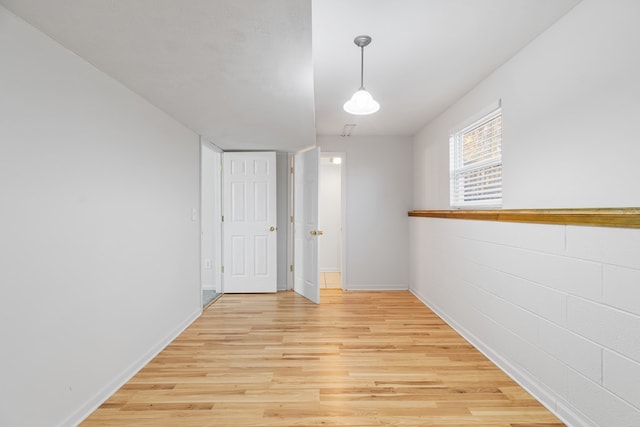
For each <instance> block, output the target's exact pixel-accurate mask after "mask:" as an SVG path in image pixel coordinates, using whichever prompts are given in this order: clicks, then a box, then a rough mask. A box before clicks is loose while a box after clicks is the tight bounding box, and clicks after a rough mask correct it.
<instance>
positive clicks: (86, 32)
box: [0, 0, 579, 151]
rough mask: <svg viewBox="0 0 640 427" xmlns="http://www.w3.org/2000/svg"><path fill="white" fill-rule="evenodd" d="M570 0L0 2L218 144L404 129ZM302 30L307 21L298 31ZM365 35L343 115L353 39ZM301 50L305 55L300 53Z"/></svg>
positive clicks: (272, 145) (420, 122)
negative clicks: (365, 96) (354, 109)
mask: <svg viewBox="0 0 640 427" xmlns="http://www.w3.org/2000/svg"><path fill="white" fill-rule="evenodd" d="M578 1H579V0H315V1H314V2H313V5H312V4H311V2H310V0H242V1H239V0H189V1H184V0H135V1H115V0H0V3H1V4H3V5H4V6H5V7H7V8H8V9H9V10H11V11H13V12H14V13H16V14H17V15H18V16H20V17H22V18H23V19H25V20H26V21H28V22H30V23H31V24H32V25H34V26H35V27H37V28H39V29H40V30H41V31H43V32H45V33H46V34H48V35H50V36H51V37H52V38H54V39H56V40H57V41H58V42H60V43H61V44H62V45H64V46H66V47H67V48H69V49H70V50H72V51H74V52H75V53H77V54H78V55H80V56H81V57H83V58H85V59H86V60H87V61H89V62H90V63H92V64H93V65H95V66H96V67H97V68H98V69H100V70H102V71H104V72H105V73H107V74H109V75H111V76H112V77H114V78H115V79H117V80H119V81H120V82H122V83H123V84H125V85H126V86H128V87H129V88H130V89H132V90H133V91H135V92H137V93H138V94H140V95H141V96H143V97H144V98H146V99H147V100H149V101H150V102H151V103H153V104H154V105H156V106H157V107H159V108H161V109H162V110H164V111H166V112H167V113H168V114H169V115H171V116H173V117H174V118H175V119H177V120H179V121H180V122H182V123H184V124H185V125H186V126H188V127H189V128H191V129H193V130H194V131H195V132H197V133H199V134H201V135H204V136H205V137H207V138H208V139H210V140H212V141H213V142H215V143H216V144H218V145H219V146H220V147H222V148H225V149H277V150H283V151H296V150H298V149H301V148H303V147H308V146H310V145H313V144H314V143H315V135H316V134H322V135H339V134H340V133H341V131H342V127H343V125H344V124H346V123H356V124H357V127H356V129H355V130H354V131H353V135H365V134H366V135H413V134H415V133H416V132H417V131H418V130H419V129H420V128H421V127H422V126H424V125H425V124H426V123H428V122H429V121H430V120H431V119H433V118H434V117H436V116H437V115H438V114H439V113H441V112H442V111H443V110H444V109H445V108H446V106H448V105H450V104H451V103H452V102H454V101H455V100H456V99H458V98H460V96H462V95H463V94H464V93H466V92H467V91H468V90H470V89H471V88H472V87H473V86H474V85H475V84H476V83H478V82H479V81H480V80H481V79H483V78H484V77H486V76H487V75H488V74H489V73H490V72H491V71H493V70H494V69H495V68H497V67H498V66H499V65H500V64H502V63H504V62H505V61H506V60H507V59H509V58H510V57H511V56H513V55H514V54H515V53H516V52H517V51H518V50H520V49H521V48H522V47H523V46H524V45H526V44H527V43H528V42H529V41H530V40H532V39H533V38H535V37H536V36H537V35H538V34H540V33H541V32H542V31H544V30H545V29H546V28H548V27H549V26H550V25H551V24H552V23H553V22H555V21H556V20H557V19H558V18H559V17H561V16H562V15H564V14H565V13H566V12H567V11H568V10H569V9H570V8H571V7H573V6H574V5H575V4H576V3H578ZM312 28H313V31H312ZM360 34H369V35H371V36H372V38H373V42H372V43H371V45H369V47H367V48H365V75H364V83H365V86H366V87H367V89H368V90H369V91H370V92H371V93H372V94H373V96H374V97H375V98H376V99H377V100H378V101H379V102H380V104H381V108H380V111H379V112H378V113H376V114H374V115H372V116H366V117H356V116H351V115H349V114H347V113H345V112H343V111H342V104H343V103H344V102H345V101H346V100H347V99H348V98H349V97H350V96H351V94H352V93H353V92H354V91H355V90H356V89H357V88H358V86H359V77H360V76H359V73H360V71H359V67H360V56H359V54H360V52H359V49H358V48H357V47H356V46H355V45H354V44H353V38H354V37H355V36H357V35H360ZM312 48H313V58H312Z"/></svg>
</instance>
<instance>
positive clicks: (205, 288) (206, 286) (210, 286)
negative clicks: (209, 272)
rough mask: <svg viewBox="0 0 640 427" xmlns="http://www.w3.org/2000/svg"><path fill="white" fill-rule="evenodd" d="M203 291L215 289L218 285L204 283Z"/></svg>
mask: <svg viewBox="0 0 640 427" xmlns="http://www.w3.org/2000/svg"><path fill="white" fill-rule="evenodd" d="M201 288H202V290H203V291H215V290H216V287H215V285H202V286H201Z"/></svg>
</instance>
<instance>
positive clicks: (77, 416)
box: [58, 309, 202, 427]
mask: <svg viewBox="0 0 640 427" xmlns="http://www.w3.org/2000/svg"><path fill="white" fill-rule="evenodd" d="M201 314H202V309H200V310H197V311H196V312H194V313H192V314H191V315H189V317H187V319H185V320H184V321H183V322H182V323H181V324H179V325H178V326H177V327H176V328H174V329H173V330H172V331H171V332H170V333H169V334H167V336H165V337H164V338H163V339H161V340H160V341H159V342H158V343H157V344H156V345H154V346H153V347H151V348H150V349H149V350H148V351H147V352H146V353H144V354H143V355H142V356H140V357H139V358H138V359H137V360H136V361H135V362H133V363H132V364H131V365H129V367H128V368H126V369H125V370H124V371H122V373H120V374H119V375H118V376H117V377H115V378H114V379H112V380H111V381H110V382H109V383H107V384H106V385H105V386H104V387H102V389H101V390H100V391H98V393H96V394H95V396H93V397H92V398H91V399H89V400H88V401H87V403H85V404H84V405H82V406H81V407H80V408H78V409H77V410H76V411H75V412H74V413H72V414H71V415H69V416H68V417H67V418H66V419H65V420H64V421H62V422H61V423H60V424H59V425H58V426H59V427H66V426H77V425H78V424H80V423H81V422H82V421H83V420H84V419H85V418H87V417H88V416H89V415H91V414H92V413H93V411H95V410H96V409H98V407H99V406H100V405H102V404H103V403H104V402H105V401H106V400H107V399H108V398H109V397H111V395H112V394H113V393H115V392H116V391H118V389H119V388H120V387H122V386H123V385H124V384H125V383H126V382H127V381H129V380H130V379H131V378H132V377H133V376H134V375H135V374H137V373H138V371H140V369H142V368H143V367H144V366H145V365H146V364H147V363H149V362H150V361H151V360H152V359H153V358H154V357H156V356H157V355H158V353H160V352H161V351H162V350H164V348H165V347H166V346H167V345H169V344H170V343H171V342H172V341H173V340H174V339H176V337H177V336H178V335H180V334H181V333H182V332H183V331H184V330H185V329H187V327H188V326H189V325H191V323H193V321H194V320H196V319H197V318H198V317H200V315H201Z"/></svg>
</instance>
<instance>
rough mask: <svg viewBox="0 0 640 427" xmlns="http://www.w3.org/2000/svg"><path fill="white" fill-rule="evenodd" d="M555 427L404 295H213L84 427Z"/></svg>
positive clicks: (507, 381)
mask: <svg viewBox="0 0 640 427" xmlns="http://www.w3.org/2000/svg"><path fill="white" fill-rule="evenodd" d="M82 425H83V426H85V427H89V426H180V427H182V426H194V427H195V426H198V427H201V426H228V427H231V426H320V425H322V426H337V425H346V426H361V427H365V426H367V427H369V426H448V427H451V426H475V427H478V426H492V427H501V426H502V427H506V426H509V427H516V426H517V427H524V426H536V427H542V426H544V427H551V426H554V427H556V426H562V425H563V424H562V423H560V422H559V421H558V420H557V419H556V418H555V417H554V416H553V415H551V414H550V413H549V412H548V411H547V410H546V409H545V408H544V407H542V406H541V405H540V404H539V403H538V402H536V401H535V400H534V399H533V398H531V397H530V396H529V395H528V394H527V393H526V392H525V391H524V390H523V389H522V388H520V387H519V386H517V385H516V384H515V383H514V382H513V381H511V380H510V379H509V378H508V377H507V376H506V375H505V374H504V373H502V372H501V371H500V370H499V369H498V368H496V367H495V366H494V365H493V364H492V363H491V362H489V361H488V360H487V359H486V358H485V357H484V356H483V355H482V354H480V353H479V352H478V351H476V350H475V349H474V348H473V347H472V346H471V345H469V344H468V343H467V342H466V341H464V340H463V339H462V338H461V337H460V336H458V335H457V334H456V333H455V332H454V331H453V330H452V329H451V328H449V327H448V326H447V325H446V324H445V323H444V322H443V321H442V320H440V319H439V318H438V317H437V316H436V315H435V314H433V313H432V312H431V311H430V310H429V309H427V308H426V307H425V306H424V305H423V304H422V303H421V302H419V301H418V300H417V299H416V298H415V297H414V296H413V295H412V294H411V293H409V292H403V291H398V292H342V291H340V290H333V289H326V290H322V304H320V305H318V306H316V305H314V304H312V303H310V302H308V301H306V300H305V299H304V298H302V297H300V296H298V295H296V294H294V293H293V292H284V293H277V294H262V295H260V294H253V295H252V294H249V295H230V294H227V295H223V296H222V297H221V298H220V299H219V300H218V301H216V302H215V303H214V304H213V305H211V306H210V307H209V308H208V309H207V310H206V311H205V312H204V314H203V315H202V317H201V318H199V319H198V320H197V321H196V322H194V323H193V325H192V326H190V327H189V328H188V329H187V330H186V331H185V332H184V333H183V334H182V335H180V337H178V338H177V339H176V340H175V341H174V342H173V343H172V344H171V345H169V346H168V347H167V348H166V349H165V350H164V351H162V352H161V353H160V354H159V355H158V356H157V357H156V358H155V359H154V360H153V361H152V362H151V363H149V364H148V365H147V366H146V367H145V368H144V369H142V370H141V371H140V372H139V373H138V374H137V375H136V376H135V377H134V378H133V379H132V380H131V381H129V382H128V383H127V384H126V385H125V386H124V387H122V389H121V390H119V391H118V392H117V393H115V394H114V395H113V396H112V397H111V398H110V399H109V400H108V401H107V402H106V403H104V404H103V405H102V406H101V407H100V408H99V409H98V410H97V411H95V412H94V413H93V415H91V416H90V417H89V418H88V419H87V420H86V421H85V422H84V423H83V424H82Z"/></svg>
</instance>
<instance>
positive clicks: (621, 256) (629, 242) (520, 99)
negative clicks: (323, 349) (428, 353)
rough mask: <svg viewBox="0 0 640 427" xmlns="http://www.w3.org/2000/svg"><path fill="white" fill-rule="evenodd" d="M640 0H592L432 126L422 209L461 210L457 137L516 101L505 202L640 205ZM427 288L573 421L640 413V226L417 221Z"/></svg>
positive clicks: (419, 281)
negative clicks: (639, 131)
mask: <svg viewBox="0 0 640 427" xmlns="http://www.w3.org/2000/svg"><path fill="white" fill-rule="evenodd" d="M638 16H640V2H637V1H628V0H616V1H613V2H605V1H599V0H583V1H582V2H581V3H579V4H578V5H577V6H576V7H575V8H574V9H573V10H572V11H570V12H569V13H568V14H567V15H566V16H565V17H564V18H562V19H561V20H559V21H558V22H557V23H556V24H555V25H554V26H552V27H551V28H550V29H549V30H548V31H546V32H545V33H543V34H542V35H541V36H540V37H538V38H537V39H536V40H534V41H533V42H532V43H531V44H530V45H529V46H527V47H526V48H525V49H523V50H522V51H520V52H519V54H518V55H516V56H515V57H514V58H513V59H512V60H510V61H509V62H508V63H506V64H505V65H504V66H502V67H501V68H499V69H498V70H497V71H496V72H494V73H493V74H491V75H490V76H489V77H488V78H487V79H486V80H485V81H483V82H481V83H480V84H479V85H478V86H477V87H476V88H475V89H474V90H472V91H471V92H470V93H469V94H467V95H466V96H465V97H463V98H462V99H461V100H459V101H458V102H457V103H455V104H454V105H452V106H451V107H450V108H449V109H448V110H447V111H446V112H444V113H443V114H442V115H441V116H440V117H439V118H438V119H436V120H435V121H434V122H432V123H430V124H429V125H428V126H426V127H425V128H424V129H423V130H422V131H421V132H420V133H419V134H418V135H417V136H416V138H415V143H414V153H415V158H414V171H415V177H414V188H415V193H414V208H415V209H447V208H448V207H449V205H448V199H449V186H448V163H449V162H448V160H449V159H448V135H449V132H450V131H451V130H452V129H453V128H454V127H455V125H456V124H457V123H460V122H463V121H464V120H465V119H467V118H468V117H469V116H472V115H473V114H475V113H476V112H477V111H479V110H482V108H483V107H484V106H486V105H489V104H491V103H492V102H494V101H495V100H497V99H502V102H503V119H504V133H503V148H504V151H503V163H504V166H503V168H504V176H503V182H504V199H503V206H504V207H505V208H553V207H614V206H640V192H638V191H637V189H636V186H637V185H636V183H637V182H640V168H637V167H636V166H635V163H636V159H637V158H638V157H639V155H640V144H638V143H637V141H636V139H637V138H635V137H634V135H635V133H636V132H635V128H636V124H637V122H638V119H639V118H640V102H638V100H639V99H640V79H639V78H638V76H639V75H640V55H638V49H637V47H638V46H639V45H640V27H638V26H637V25H636V23H635V21H636V18H637V17H638ZM411 227H412V228H411V230H412V231H411V240H412V243H411V290H412V291H413V292H415V293H416V294H417V295H419V296H420V297H421V298H422V299H423V300H424V301H425V302H427V304H428V305H430V306H431V307H432V308H434V309H435V310H436V311H437V312H438V313H439V314H441V315H442V316H443V317H444V318H445V319H447V320H448V321H449V322H450V323H451V324H452V325H454V326H455V327H456V328H458V330H460V331H461V332H463V333H464V334H465V336H467V337H468V338H469V339H470V340H471V341H472V342H473V343H474V344H476V345H477V346H478V347H479V348H481V349H483V351H485V352H486V353H487V354H489V355H490V356H491V357H492V358H493V359H494V360H495V361H496V362H498V363H499V364H500V365H501V366H502V367H503V368H505V370H507V371H508V372H509V373H510V374H511V375H512V376H514V377H515V378H517V379H518V380H519V381H521V382H522V383H523V384H525V385H526V386H527V387H528V388H529V389H530V390H531V391H533V392H534V394H535V395H536V397H538V398H539V399H540V400H541V401H543V402H545V403H546V404H547V405H548V406H549V407H550V408H551V409H552V410H554V411H556V412H557V413H558V414H559V415H560V416H562V417H563V418H564V419H565V420H567V421H568V422H569V423H570V424H571V425H600V426H614V425H615V426H636V425H640V401H639V400H638V392H637V391H638V386H637V384H638V383H639V380H640V347H639V341H638V337H639V336H640V334H639V333H638V331H639V330H640V306H638V304H637V301H638V300H640V288H639V287H638V286H637V284H638V282H639V281H640V264H639V263H638V257H637V254H638V253H640V232H639V231H638V230H629V229H606V228H596V227H593V228H592V227H565V226H552V225H531V224H506V223H492V222H481V221H459V220H446V219H426V218H413V219H412V220H411Z"/></svg>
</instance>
